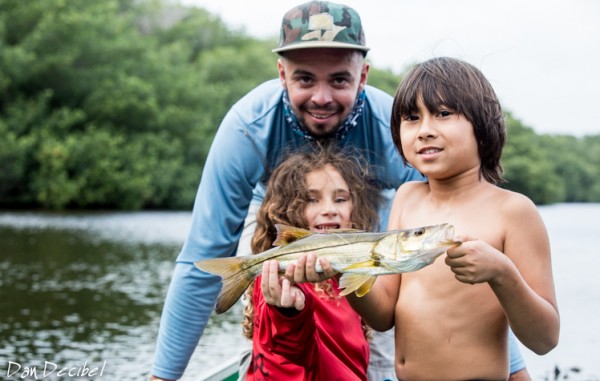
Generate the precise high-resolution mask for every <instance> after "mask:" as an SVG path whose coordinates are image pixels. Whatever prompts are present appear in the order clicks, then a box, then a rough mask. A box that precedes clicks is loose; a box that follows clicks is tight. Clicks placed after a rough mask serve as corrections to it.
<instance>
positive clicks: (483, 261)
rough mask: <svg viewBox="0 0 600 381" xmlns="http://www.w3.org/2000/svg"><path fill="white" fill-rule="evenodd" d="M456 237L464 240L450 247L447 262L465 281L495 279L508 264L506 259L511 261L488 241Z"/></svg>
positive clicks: (461, 279) (460, 279)
mask: <svg viewBox="0 0 600 381" xmlns="http://www.w3.org/2000/svg"><path fill="white" fill-rule="evenodd" d="M455 238H456V239H457V240H460V241H462V244H460V245H459V246H457V247H453V248H451V249H448V251H447V252H446V254H447V256H446V264H447V265H448V266H450V270H452V272H453V273H454V275H455V277H456V279H458V280H459V281H461V282H463V283H469V284H475V283H484V282H491V281H494V280H496V279H497V277H498V276H499V275H500V274H501V272H502V269H503V268H504V266H506V261H510V259H509V258H508V257H507V256H506V255H504V254H503V253H501V252H500V251H498V250H496V249H495V248H494V247H492V246H491V245H489V244H488V243H487V242H484V241H482V240H479V239H474V238H470V237H455Z"/></svg>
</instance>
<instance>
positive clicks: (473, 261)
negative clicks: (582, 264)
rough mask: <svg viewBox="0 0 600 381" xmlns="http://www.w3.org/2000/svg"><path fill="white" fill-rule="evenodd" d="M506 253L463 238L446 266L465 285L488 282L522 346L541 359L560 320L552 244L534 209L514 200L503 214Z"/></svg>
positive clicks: (525, 201)
mask: <svg viewBox="0 0 600 381" xmlns="http://www.w3.org/2000/svg"><path fill="white" fill-rule="evenodd" d="M501 210H502V212H501V216H499V218H500V225H499V226H503V227H504V240H503V242H504V247H503V251H504V253H502V252H500V251H499V250H497V249H495V248H494V247H492V246H491V245H489V244H488V243H486V242H485V241H483V240H478V239H472V238H469V237H461V238H462V239H463V244H462V245H460V246H458V247H456V248H453V249H450V250H448V256H447V258H446V263H447V264H448V265H449V266H450V268H451V269H452V271H453V272H454V273H455V276H456V278H457V279H458V280H459V281H461V282H464V283H471V284H474V283H483V282H487V283H488V284H489V285H490V287H491V288H492V291H493V292H494V293H495V294H496V297H497V298H498V300H499V302H500V304H501V305H502V308H503V309H504V312H505V314H506V317H507V319H508V321H509V323H510V326H511V328H512V330H513V332H514V333H515V335H516V336H517V337H518V338H519V340H520V341H521V342H522V343H523V344H524V345H525V346H527V347H528V348H529V349H531V350H532V351H534V352H535V353H537V354H545V353H547V352H549V351H550V350H551V349H553V348H554V347H555V346H556V345H557V342H558V336H559V325H560V323H559V315H558V308H557V304H556V296H555V292H554V282H553V279H552V266H551V260H550V243H549V240H548V235H547V232H546V228H545V226H544V223H543V221H542V219H541V217H540V215H539V213H538V211H537V209H536V207H535V205H534V204H533V203H532V202H531V201H530V200H529V199H527V198H526V197H524V196H522V195H515V194H513V196H512V197H510V198H509V200H508V201H506V202H504V203H503V205H502V208H501Z"/></svg>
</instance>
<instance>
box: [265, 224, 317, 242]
mask: <svg viewBox="0 0 600 381" xmlns="http://www.w3.org/2000/svg"><path fill="white" fill-rule="evenodd" d="M275 228H276V229H277V238H276V239H275V242H273V246H285V245H287V244H289V243H292V242H294V241H297V240H299V239H301V238H304V237H308V236H309V235H312V234H313V233H312V232H311V231H310V230H306V229H302V228H296V227H293V226H289V225H283V224H276V225H275Z"/></svg>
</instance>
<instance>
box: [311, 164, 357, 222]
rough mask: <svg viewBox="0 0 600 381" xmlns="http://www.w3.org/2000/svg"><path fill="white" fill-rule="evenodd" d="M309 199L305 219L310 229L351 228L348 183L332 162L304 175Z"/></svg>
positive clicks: (350, 203) (351, 204)
mask: <svg viewBox="0 0 600 381" xmlns="http://www.w3.org/2000/svg"><path fill="white" fill-rule="evenodd" d="M306 188H307V190H308V194H309V199H308V202H307V204H306V207H305V209H304V218H305V219H306V222H307V223H308V226H309V229H310V230H311V231H314V232H323V231H325V230H327V229H341V228H350V227H352V222H351V217H352V216H351V214H352V208H353V202H352V198H351V196H350V190H349V188H348V184H346V181H344V179H343V178H342V176H341V175H340V173H339V172H338V171H337V170H336V169H335V168H334V167H332V166H331V165H329V164H328V165H326V166H325V167H324V168H322V169H316V170H314V171H312V172H309V173H308V174H307V175H306Z"/></svg>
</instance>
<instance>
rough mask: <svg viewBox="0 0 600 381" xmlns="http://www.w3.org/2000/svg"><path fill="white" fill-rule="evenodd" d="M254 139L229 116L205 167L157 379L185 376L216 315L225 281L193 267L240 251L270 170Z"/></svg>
mask: <svg viewBox="0 0 600 381" xmlns="http://www.w3.org/2000/svg"><path fill="white" fill-rule="evenodd" d="M248 139H249V137H248V136H247V135H246V133H245V130H244V121H243V120H241V119H240V118H239V115H238V114H237V113H229V114H228V117H226V118H225V119H224V121H223V123H222V124H221V126H220V127H219V130H218V132H217V135H216V136H215V139H214V141H213V144H212V146H211V149H210V152H209V155H208V158H207V161H206V164H205V166H204V169H203V174H202V180H201V181H200V186H199V188H198V192H197V195H196V200H195V203H194V211H193V213H192V225H191V228H190V232H189V235H188V237H187V239H186V241H185V244H184V246H183V249H182V251H181V253H180V254H179V257H178V259H177V264H176V267H175V271H174V273H173V277H172V279H171V284H170V287H169V291H168V294H167V298H166V300H165V305H164V308H163V312H162V315H161V322H160V326H159V333H158V339H157V345H156V351H155V362H154V366H153V369H152V374H153V375H154V376H157V377H160V378H164V379H178V378H180V377H181V375H182V374H183V372H184V370H185V368H186V366H187V364H188V362H189V359H190V357H191V355H192V353H193V351H194V349H195V347H196V345H197V343H198V341H199V339H200V337H201V335H202V333H203V332H204V328H205V326H206V324H207V322H208V319H209V318H210V315H211V313H212V310H213V307H214V303H215V299H216V296H217V294H218V292H219V289H220V283H219V278H218V277H215V276H213V275H209V274H206V273H204V272H202V271H200V270H198V269H196V268H195V267H194V265H193V263H194V262H195V261H198V260H202V259H207V258H214V257H228V256H231V255H232V254H233V253H234V251H235V248H236V246H237V242H238V240H239V237H240V234H241V231H242V228H243V221H244V218H245V216H246V214H247V211H248V206H249V204H250V199H251V198H252V190H253V188H254V186H255V185H256V183H257V182H258V180H259V178H260V176H262V173H263V170H264V168H263V167H262V162H261V161H260V158H259V157H258V155H257V152H256V150H255V148H254V145H253V144H252V143H251V142H250V141H249V140H248Z"/></svg>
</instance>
